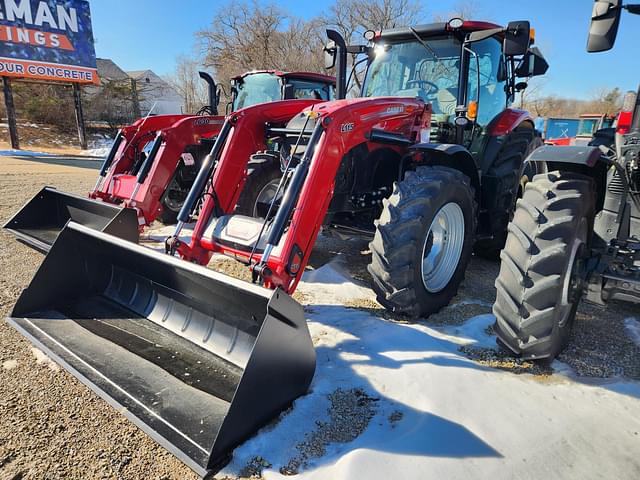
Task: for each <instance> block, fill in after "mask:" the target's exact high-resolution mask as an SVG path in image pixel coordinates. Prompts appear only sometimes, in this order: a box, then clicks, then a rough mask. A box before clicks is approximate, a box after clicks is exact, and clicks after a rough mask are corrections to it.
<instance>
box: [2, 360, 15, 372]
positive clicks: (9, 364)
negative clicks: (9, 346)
mask: <svg viewBox="0 0 640 480" xmlns="http://www.w3.org/2000/svg"><path fill="white" fill-rule="evenodd" d="M17 366H18V361H17V360H6V361H4V362H2V368H4V369H5V370H13V369H14V368H16V367H17Z"/></svg>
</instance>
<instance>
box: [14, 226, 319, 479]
mask: <svg viewBox="0 0 640 480" xmlns="http://www.w3.org/2000/svg"><path fill="white" fill-rule="evenodd" d="M9 322H10V323H11V324H12V325H13V326H14V327H16V328H17V329H18V330H19V331H20V332H21V333H22V334H24V335H25V336H27V337H28V338H29V339H30V340H31V341H32V342H33V343H34V344H35V345H36V346H38V348H41V349H42V350H44V351H45V352H47V353H48V354H49V355H51V357H52V358H53V359H54V360H56V361H57V362H58V363H60V364H61V365H62V366H63V367H64V368H66V369H67V370H69V371H70V372H71V373H72V374H73V375H75V376H76V377H78V378H79V379H80V380H81V381H82V382H84V383H85V384H87V385H88V386H89V387H91V388H92V389H93V390H94V391H96V392H97V393H98V394H99V395H100V396H102V397H103V398H104V399H105V400H107V401H108V402H109V403H110V404H112V405H113V406H115V407H116V408H117V409H118V410H119V411H121V412H123V413H124V414H125V415H126V416H127V417H129V418H130V419H131V420H132V421H133V422H134V423H135V424H136V425H137V426H138V427H140V428H141V429H142V430H144V431H145V432H146V433H147V434H149V435H150V436H151V437H152V438H153V439H154V440H156V441H157V442H158V443H160V444H161V445H163V446H164V447H165V448H166V449H167V450H169V451H170V452H172V453H173V454H175V455H176V456H177V457H178V458H180V459H181V460H182V461H183V462H185V463H186V464H187V465H188V466H189V467H191V468H192V469H193V470H194V471H196V472H197V473H199V474H200V475H203V476H204V475H206V474H207V473H210V472H212V471H217V470H218V469H219V468H221V467H222V466H223V465H224V464H225V463H226V461H227V460H228V458H229V457H230V453H231V451H232V450H233V448H234V447H235V446H237V445H238V444H240V443H241V442H242V441H244V440H245V439H246V438H247V437H249V436H250V435H252V434H253V433H254V432H256V431H257V430H258V429H259V428H260V427H261V426H263V425H265V424H266V423H268V422H269V421H270V420H271V419H273V418H274V417H275V416H277V415H278V414H279V412H281V411H282V410H283V409H285V408H287V407H288V406H289V405H290V404H291V403H292V402H293V400H295V399H296V398H297V397H299V396H300V395H303V394H304V393H305V392H306V391H307V389H308V387H309V384H310V383H311V380H312V378H313V374H314V371H315V351H314V349H313V344H312V342H311V337H310V335H309V331H308V329H307V325H306V322H305V319H304V312H303V309H302V307H301V306H300V305H299V304H298V303H297V302H296V301H295V300H293V299H292V298H291V297H289V296H288V295H287V294H285V293H283V292H282V291H281V290H267V289H265V288H262V287H259V286H257V285H253V284H250V283H246V282H242V281H240V280H236V279H234V278H231V277H228V276H226V275H223V274H220V273H217V272H214V271H212V270H209V269H207V268H205V267H202V266H199V265H194V264H191V263H188V262H185V261H182V260H179V259H177V258H174V257H170V256H168V255H165V254H162V253H159V252H156V251H153V250H151V249H147V248H145V247H141V246H139V245H136V244H134V243H130V242H123V241H121V240H120V239H117V238H115V237H112V236H110V235H106V234H104V233H102V232H98V231H95V230H91V229H89V228H86V227H84V226H81V225H76V224H75V223H69V225H67V227H66V228H64V229H63V230H62V232H61V233H60V235H59V237H58V240H57V241H56V242H55V244H54V245H53V247H52V248H51V250H50V252H49V254H48V255H47V256H46V257H45V259H44V261H43V263H42V265H41V266H40V269H39V270H38V271H37V272H36V275H35V276H34V278H33V280H32V281H31V284H30V285H29V287H27V288H26V289H25V290H24V291H23V292H22V294H21V295H20V298H19V299H18V301H17V303H16V305H15V307H14V309H13V312H12V313H11V317H10V318H9Z"/></svg>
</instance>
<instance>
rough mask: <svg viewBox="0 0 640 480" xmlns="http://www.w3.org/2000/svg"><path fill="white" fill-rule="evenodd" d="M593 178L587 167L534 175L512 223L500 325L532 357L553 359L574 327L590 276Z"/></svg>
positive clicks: (507, 340) (500, 288)
mask: <svg viewBox="0 0 640 480" xmlns="http://www.w3.org/2000/svg"><path fill="white" fill-rule="evenodd" d="M595 198H596V192H595V185H594V183H593V181H592V180H591V179H590V178H589V177H587V176H584V175H579V174H576V173H561V172H557V171H556V172H551V173H547V174H541V175H536V176H535V177H534V178H533V180H532V181H531V182H529V183H528V184H527V186H526V188H525V191H524V195H523V197H522V199H521V200H519V201H518V205H517V208H516V211H515V214H514V217H513V221H512V222H511V223H510V224H509V234H508V236H507V243H506V245H505V247H504V250H503V251H502V253H501V255H500V257H501V259H502V264H501V266H500V274H499V275H498V278H497V279H496V290H497V294H496V301H495V304H494V306H493V313H494V314H495V316H496V324H495V330H496V333H497V334H498V339H499V340H500V342H501V343H502V344H503V345H504V346H506V347H507V348H508V349H509V350H511V351H512V352H513V353H515V354H517V355H521V356H523V357H524V358H526V359H535V360H539V359H544V358H548V359H553V357H555V356H556V355H557V354H558V353H560V352H561V351H562V350H563V349H564V348H565V347H566V346H567V343H568V341H569V334H570V332H571V327H572V325H573V320H574V318H575V314H576V309H577V307H578V302H579V301H580V296H581V294H582V290H583V287H584V282H585V277H586V275H585V272H586V271H585V262H586V259H587V258H588V254H589V244H590V239H591V233H592V230H593V219H594V210H595Z"/></svg>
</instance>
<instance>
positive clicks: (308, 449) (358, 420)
mask: <svg viewBox="0 0 640 480" xmlns="http://www.w3.org/2000/svg"><path fill="white" fill-rule="evenodd" d="M329 400H330V401H331V407H330V408H329V409H328V410H327V413H328V414H329V421H327V422H320V421H318V422H316V429H315V430H314V431H313V432H311V433H310V434H309V435H308V436H307V438H306V439H305V440H304V441H303V442H302V443H300V444H298V445H297V446H296V448H297V450H298V452H299V454H298V455H296V456H295V457H294V458H292V459H291V460H289V462H288V463H287V465H285V466H284V467H282V468H280V473H282V474H283V475H296V474H297V473H298V472H299V470H300V469H301V468H306V467H307V466H308V464H309V462H310V461H311V460H313V459H314V458H320V457H322V456H324V455H325V454H326V452H327V447H328V446H329V445H330V444H333V443H348V442H351V441H353V440H354V439H356V438H357V437H358V436H360V435H361V434H362V432H364V431H365V429H366V428H367V426H368V425H369V422H370V421H371V419H372V418H373V416H374V415H375V413H376V409H377V408H376V407H377V405H376V402H377V401H378V399H377V398H373V397H370V396H369V395H368V394H367V393H366V392H365V391H364V390H362V389H359V388H353V389H350V390H342V389H340V388H339V389H337V390H336V391H335V392H333V393H331V394H330V395H329Z"/></svg>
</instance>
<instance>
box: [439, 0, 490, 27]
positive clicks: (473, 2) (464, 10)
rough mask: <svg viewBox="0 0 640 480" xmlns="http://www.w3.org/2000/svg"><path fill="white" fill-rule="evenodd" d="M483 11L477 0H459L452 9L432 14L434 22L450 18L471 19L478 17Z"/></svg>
mask: <svg viewBox="0 0 640 480" xmlns="http://www.w3.org/2000/svg"><path fill="white" fill-rule="evenodd" d="M482 13H483V10H482V6H481V3H480V2H479V1H477V0H460V1H458V2H456V3H455V4H454V5H453V9H451V11H449V12H445V13H436V14H435V15H434V16H433V19H434V21H436V22H446V21H448V20H451V19H452V18H462V19H464V20H471V19H474V18H475V19H477V18H479V17H480V16H481V15H482Z"/></svg>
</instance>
